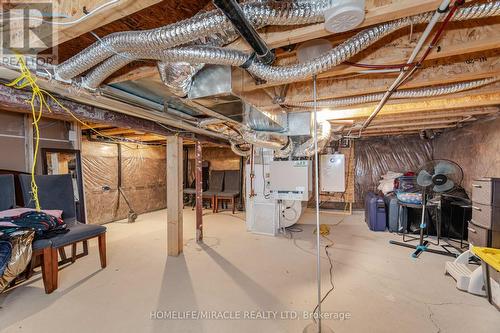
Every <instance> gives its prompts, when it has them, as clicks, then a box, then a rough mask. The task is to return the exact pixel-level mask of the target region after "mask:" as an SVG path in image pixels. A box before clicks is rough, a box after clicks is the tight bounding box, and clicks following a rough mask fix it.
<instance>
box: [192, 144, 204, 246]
mask: <svg viewBox="0 0 500 333" xmlns="http://www.w3.org/2000/svg"><path fill="white" fill-rule="evenodd" d="M194 154H195V184H196V241H197V242H201V241H203V179H202V167H203V163H202V160H203V158H202V151H201V142H200V141H196V144H195V146H194Z"/></svg>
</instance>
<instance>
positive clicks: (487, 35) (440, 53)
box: [234, 17, 500, 91]
mask: <svg viewBox="0 0 500 333" xmlns="http://www.w3.org/2000/svg"><path fill="white" fill-rule="evenodd" d="M459 23H460V25H454V27H453V29H450V30H447V31H446V33H445V34H444V36H443V38H442V39H441V41H440V42H439V45H438V47H436V48H435V50H434V51H432V52H431V53H430V54H429V56H428V57H427V61H426V63H425V67H427V66H429V63H430V64H431V66H432V64H433V62H431V61H432V60H437V59H444V58H449V57H457V56H459V57H462V58H463V57H464V55H465V54H475V53H479V52H485V51H487V50H497V49H498V47H499V46H498V37H497V31H499V30H500V18H497V17H493V18H488V19H484V20H482V21H481V23H482V25H478V23H477V21H470V22H469V21H465V22H459ZM420 34H421V33H420V32H418V33H414V34H413V36H412V38H411V39H410V38H409V32H408V31H407V30H402V31H399V32H396V33H394V34H392V35H390V36H388V37H386V38H384V39H383V40H381V41H379V42H377V43H375V44H374V45H372V46H371V47H369V48H368V49H366V50H365V51H363V52H361V53H359V54H358V55H356V56H354V57H353V58H351V59H350V61H352V62H359V63H367V64H384V65H393V64H400V63H403V62H406V60H407V59H408V57H409V55H410V54H411V52H412V51H413V49H414V47H415V42H416V40H417V39H418V37H419V36H420ZM496 55H498V52H497V53H496ZM478 60H479V59H478V58H477V57H473V58H471V59H469V60H468V61H478ZM452 61H453V60H452ZM295 62H296V60H295V56H293V55H292V59H288V60H286V63H295ZM278 63H279V62H278ZM360 70H363V69H362V68H358V67H355V66H349V65H343V64H341V65H338V66H336V67H334V68H332V69H331V70H328V71H326V72H323V73H320V74H318V79H319V80H321V79H324V78H329V77H334V76H341V75H349V74H354V73H358V72H359V71H360ZM238 80H239V81H238ZM309 80H310V79H305V80H301V81H309ZM234 81H235V82H238V84H239V85H243V89H244V90H245V91H251V90H255V89H263V88H268V87H274V86H277V85H281V84H279V83H265V84H259V85H258V84H256V83H255V80H254V79H253V78H252V77H250V75H248V74H247V73H246V72H244V71H238V72H235V77H234ZM242 82H243V83H242Z"/></svg>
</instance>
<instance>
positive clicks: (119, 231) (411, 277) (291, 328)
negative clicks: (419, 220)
mask: <svg viewBox="0 0 500 333" xmlns="http://www.w3.org/2000/svg"><path fill="white" fill-rule="evenodd" d="M184 216H185V218H184V225H185V228H184V237H185V250H184V254H183V255H181V256H180V257H178V258H168V259H167V257H166V255H165V254H166V212H165V211H158V212H154V213H150V214H145V215H142V216H140V217H139V219H138V220H137V222H136V223H135V224H132V225H129V224H126V223H113V224H109V225H108V267H107V268H106V269H104V270H100V266H99V259H98V254H97V248H96V244H95V242H92V243H91V248H90V252H91V253H90V255H89V256H87V257H86V258H83V259H81V260H78V261H77V262H76V263H75V264H73V265H70V266H68V267H66V268H64V269H63V270H62V271H61V273H60V280H59V289H58V290H57V291H55V292H54V293H53V294H51V295H45V294H44V292H43V286H42V282H41V279H40V277H35V278H34V279H32V280H31V281H29V282H28V283H27V284H25V285H23V286H20V287H18V288H17V289H15V290H12V291H10V292H8V293H6V294H2V295H0V331H1V332H49V331H50V332H53V333H57V332H65V333H66V332H71V333H78V332H175V333H181V332H193V333H200V332H213V333H223V332H238V333H245V332H252V333H253V332H263V333H267V332H273V333H277V332H283V333H285V332H286V333H291V332H302V329H303V327H304V326H305V325H306V324H308V323H309V322H310V321H309V320H303V319H301V318H302V317H303V312H304V311H306V312H311V311H312V310H313V308H314V306H315V295H316V294H315V292H316V291H315V258H314V256H313V253H314V251H315V250H314V245H313V244H314V243H313V239H314V236H313V233H312V231H313V226H312V225H304V226H302V228H303V230H304V231H303V232H302V233H298V234H295V235H294V240H291V239H287V238H285V237H278V238H273V237H268V236H258V235H254V234H251V233H247V232H246V231H245V225H244V223H243V221H242V220H241V217H242V216H241V215H239V218H238V217H233V216H230V215H228V214H227V213H222V214H217V215H212V214H210V213H208V212H207V215H206V216H205V220H204V221H205V235H206V238H205V243H206V245H203V246H199V245H197V244H196V243H195V242H193V240H192V238H193V236H194V212H193V211H191V210H190V209H186V210H185V214H184ZM340 219H341V217H339V216H336V215H331V214H323V215H322V222H323V223H330V224H334V223H337V222H338V221H340ZM313 220H314V215H313V214H312V212H308V213H306V215H305V216H304V217H303V219H302V221H303V222H306V223H307V222H311V221H313ZM362 220H363V219H362V215H359V214H355V215H353V216H350V217H347V218H345V219H344V220H343V221H342V223H341V224H339V225H337V226H335V227H333V228H332V235H331V239H333V241H334V246H333V251H332V252H333V257H334V279H335V287H336V289H335V291H334V292H333V293H332V294H331V295H330V296H329V298H328V299H327V300H326V301H325V303H324V305H323V311H325V312H327V313H330V315H331V316H336V317H337V319H335V320H330V321H328V324H329V326H330V327H332V328H334V330H335V332H337V333H338V332H384V333H386V332H418V333H421V332H454V333H456V332H476V333H480V332H498V327H500V313H499V312H498V311H497V310H496V309H494V308H493V307H492V306H491V305H490V304H489V303H488V302H487V301H486V299H484V298H480V297H476V296H472V295H470V294H467V293H464V292H460V291H458V290H457V289H456V288H455V284H454V281H453V280H452V279H451V278H450V277H445V276H444V275H443V268H444V262H445V261H446V260H448V259H447V258H445V257H442V256H438V255H433V254H427V253H426V254H423V255H422V256H421V258H420V259H417V260H414V259H411V258H410V251H409V249H405V248H401V247H397V246H392V245H389V244H388V241H389V240H390V239H396V238H397V237H396V236H393V235H391V234H389V233H373V232H370V231H369V230H368V229H367V227H366V225H365V224H364V222H363V221H362ZM325 244H326V242H325ZM328 276H329V274H328V261H327V259H326V258H324V260H323V286H324V290H326V289H327V286H328ZM171 310H176V311H190V310H202V311H232V312H231V313H227V312H226V314H225V315H226V316H228V315H231V316H233V317H235V316H249V315H252V316H257V315H259V314H262V313H260V312H251V311H259V310H260V311H278V314H277V316H278V317H281V316H285V314H286V313H285V312H282V311H297V312H292V313H294V314H295V313H297V315H298V317H299V319H294V320H286V319H280V320H266V319H260V320H248V319H247V320H197V321H195V320H164V319H156V320H155V319H151V316H152V312H155V311H160V313H156V315H157V316H158V317H159V316H161V315H164V314H165V311H171ZM237 311H241V312H237ZM216 315H220V313H217V314H216ZM268 316H270V315H268ZM341 316H350V319H344V320H340V319H338V317H341ZM495 327H496V329H495Z"/></svg>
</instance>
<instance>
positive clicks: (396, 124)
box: [368, 117, 476, 130]
mask: <svg viewBox="0 0 500 333" xmlns="http://www.w3.org/2000/svg"><path fill="white" fill-rule="evenodd" d="M474 120H476V119H475V118H472V119H468V118H467V117H455V118H444V119H431V120H421V121H412V122H410V123H409V122H407V121H406V122H401V121H398V122H394V123H392V124H376V125H372V124H370V126H369V127H368V128H369V129H370V130H376V129H390V128H401V127H405V126H411V127H413V126H427V125H430V126H434V125H435V126H438V125H451V124H457V123H459V122H470V121H474Z"/></svg>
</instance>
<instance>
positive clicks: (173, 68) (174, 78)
mask: <svg viewBox="0 0 500 333" xmlns="http://www.w3.org/2000/svg"><path fill="white" fill-rule="evenodd" d="M111 59H112V58H111ZM157 66H158V73H159V74H160V79H161V80H162V82H163V83H164V84H165V86H166V87H167V88H168V90H169V91H170V92H171V93H172V94H174V95H176V96H178V97H185V96H186V94H187V92H188V91H189V89H191V84H192V83H193V77H194V76H195V75H196V73H198V71H199V70H200V69H202V68H203V66H204V65H203V64H195V65H191V64H189V63H187V62H176V63H165V62H161V61H159V62H158V64H157ZM98 81H101V79H100V78H98V79H97V82H98ZM97 82H96V83H91V84H90V86H88V85H87V86H86V87H87V88H90V89H96V88H97V87H98V86H99V85H100V84H101V83H100V82H99V83H98V84H97Z"/></svg>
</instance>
